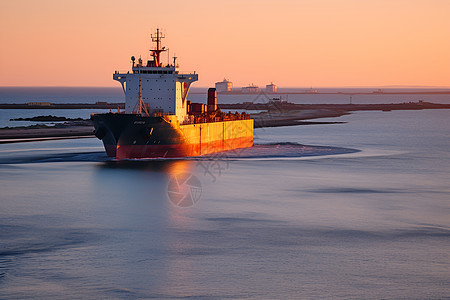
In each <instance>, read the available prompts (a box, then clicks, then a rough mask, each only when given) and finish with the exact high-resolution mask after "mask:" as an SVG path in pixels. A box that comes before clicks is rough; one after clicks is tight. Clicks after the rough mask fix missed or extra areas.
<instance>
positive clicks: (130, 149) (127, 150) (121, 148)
mask: <svg viewBox="0 0 450 300" xmlns="http://www.w3.org/2000/svg"><path fill="white" fill-rule="evenodd" d="M251 146H253V136H247V137H240V138H234V139H227V140H220V141H214V142H210V143H201V144H175V145H117V149H116V151H115V156H116V158H117V159H127V158H156V157H184V156H199V155H205V154H208V153H214V152H220V151H226V150H232V149H237V148H247V147H251ZM106 150H107V152H108V155H109V153H111V154H112V152H113V151H112V149H111V150H110V151H108V149H106Z"/></svg>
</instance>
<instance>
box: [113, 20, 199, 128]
mask: <svg viewBox="0 0 450 300" xmlns="http://www.w3.org/2000/svg"><path fill="white" fill-rule="evenodd" d="M161 38H163V36H162V34H161V33H160V31H159V29H157V31H156V36H153V35H152V40H153V41H154V42H156V49H154V50H150V51H151V52H152V56H153V60H148V61H147V63H146V64H143V63H142V60H141V59H138V62H137V63H135V58H134V56H133V57H132V58H131V60H132V61H133V66H132V71H131V72H127V73H120V72H118V71H116V72H115V73H114V74H113V79H114V80H117V81H119V82H120V83H121V84H122V88H123V91H124V93H125V113H135V112H136V107H139V101H140V100H139V91H140V92H141V98H142V102H144V103H145V104H146V105H148V109H149V112H160V113H162V114H170V115H176V116H177V117H178V120H179V121H180V122H181V123H182V122H183V121H184V120H185V119H186V116H187V103H186V100H187V99H186V97H187V94H188V91H189V88H190V86H191V84H192V83H193V82H194V81H197V80H198V74H195V72H194V73H193V74H180V73H179V70H178V65H177V63H176V59H175V58H174V62H173V64H168V65H166V66H163V64H162V63H161V59H160V53H161V52H163V51H166V49H165V48H164V47H163V48H161Z"/></svg>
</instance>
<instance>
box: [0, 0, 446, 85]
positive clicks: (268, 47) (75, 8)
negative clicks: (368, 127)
mask: <svg viewBox="0 0 450 300" xmlns="http://www.w3.org/2000/svg"><path fill="white" fill-rule="evenodd" d="M449 16H450V1H448V0H373V1H372V0H258V1H256V0H254V1H253V0H229V1H214V0H190V1H186V0H185V1H179V0H171V1H153V0H142V1H123V0H122V1H116V0H107V1H106V0H90V1H85V0H82V1H68V0H64V1H61V0H0V86H41V85H42V86H117V85H118V83H117V82H114V81H113V80H112V73H113V72H114V70H116V69H117V70H128V69H129V68H130V64H129V61H130V56H131V55H135V56H137V57H138V56H139V55H142V57H143V58H144V59H146V58H147V55H148V49H149V48H150V46H151V42H150V39H149V35H150V33H152V32H153V31H154V30H155V28H156V27H161V28H162V29H163V30H164V32H165V34H166V36H167V37H166V39H164V41H163V43H164V45H165V46H167V47H168V48H170V54H171V56H173V54H174V53H175V54H176V55H177V56H178V57H179V60H178V61H179V63H180V64H181V69H182V70H185V71H194V70H195V71H197V72H198V73H199V82H198V83H196V84H195V86H197V87H200V86H203V87H206V86H212V85H213V84H214V82H216V81H220V80H222V79H223V78H224V77H227V78H229V79H230V80H231V81H233V83H234V85H235V86H244V85H248V84H250V83H254V84H256V85H260V86H262V85H265V84H267V83H270V82H271V81H273V82H274V83H276V84H277V85H278V86H303V87H310V86H313V87H323V86H383V85H428V86H447V87H450V17H449ZM164 60H165V61H166V60H167V58H166V57H164Z"/></svg>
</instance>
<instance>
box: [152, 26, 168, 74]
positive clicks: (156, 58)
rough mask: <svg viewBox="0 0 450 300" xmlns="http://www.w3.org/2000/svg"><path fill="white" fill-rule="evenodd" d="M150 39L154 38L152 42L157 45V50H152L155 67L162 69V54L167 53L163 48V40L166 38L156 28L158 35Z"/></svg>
mask: <svg viewBox="0 0 450 300" xmlns="http://www.w3.org/2000/svg"><path fill="white" fill-rule="evenodd" d="M150 37H151V38H152V42H155V43H156V49H154V50H150V51H151V52H152V55H153V60H154V62H155V67H161V52H163V51H167V49H165V47H162V48H161V39H163V38H165V36H164V35H163V34H162V32H160V31H159V28H156V35H155V36H153V34H151V35H150Z"/></svg>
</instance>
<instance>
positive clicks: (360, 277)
mask: <svg viewBox="0 0 450 300" xmlns="http://www.w3.org/2000/svg"><path fill="white" fill-rule="evenodd" d="M329 120H330V121H345V122H347V123H345V124H334V125H310V126H295V127H279V128H266V129H257V130H256V131H255V143H256V146H255V147H254V148H252V149H245V150H242V151H241V150H236V151H233V152H228V153H222V154H217V155H213V156H209V157H204V158H200V159H189V160H144V161H135V160H130V161H120V162H118V161H112V160H109V159H107V157H106V155H105V154H104V152H103V148H102V145H101V143H100V142H99V141H98V140H96V139H77V140H59V141H45V142H31V143H18V144H3V145H0V186H1V194H0V298H5V299H23V298H43V299H52V298H53V299H61V298H69V299H77V298H84V299H86V298H89V299H99V298H107V299H124V298H179V297H180V298H181V297H186V298H200V299H201V298H204V299H211V298H213V299H214V298H217V299H222V298H233V299H234V298H237V299H242V298H257V299H261V298H263V299H287V298H310V299H317V298H325V297H326V298H345V299H362V298H364V299H366V298H369V299H380V298H385V299H398V298H408V299H411V298H412V299H423V298H435V299H438V298H448V297H450V288H449V285H448V282H450V271H449V270H450V255H449V253H450V218H449V215H450V186H449V182H450V153H449V149H450V139H449V137H450V134H449V128H450V110H431V111H397V112H360V113H354V114H352V115H347V116H343V117H340V118H335V119H329Z"/></svg>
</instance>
